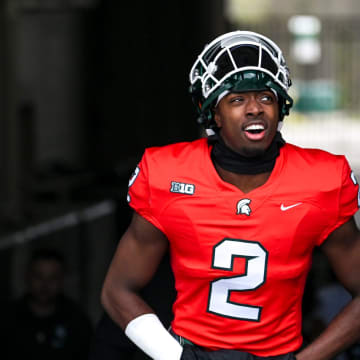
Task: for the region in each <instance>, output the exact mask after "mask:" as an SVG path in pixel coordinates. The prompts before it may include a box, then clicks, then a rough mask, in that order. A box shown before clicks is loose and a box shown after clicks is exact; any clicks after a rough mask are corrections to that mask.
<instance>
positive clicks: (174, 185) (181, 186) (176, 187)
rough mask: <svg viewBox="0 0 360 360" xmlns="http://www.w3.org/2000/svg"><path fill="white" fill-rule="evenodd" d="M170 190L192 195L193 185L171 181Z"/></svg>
mask: <svg viewBox="0 0 360 360" xmlns="http://www.w3.org/2000/svg"><path fill="white" fill-rule="evenodd" d="M170 191H171V192H173V193H179V194H186V195H193V194H194V193H195V185H193V184H186V183H181V182H176V181H172V182H171V188H170Z"/></svg>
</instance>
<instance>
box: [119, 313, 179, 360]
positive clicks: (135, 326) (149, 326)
mask: <svg viewBox="0 0 360 360" xmlns="http://www.w3.org/2000/svg"><path fill="white" fill-rule="evenodd" d="M125 334H126V336H127V337H128V338H129V339H130V340H131V341H132V342H133V343H134V344H135V345H137V346H138V347H139V348H140V349H141V350H142V351H144V353H145V354H147V355H148V356H150V357H151V358H152V359H154V360H180V358H181V353H182V350H183V348H182V346H181V345H180V344H179V343H178V342H177V341H176V340H175V339H174V338H173V337H172V336H171V335H170V334H169V332H168V331H167V330H166V329H165V327H164V326H163V324H162V323H161V322H160V320H159V318H158V317H157V316H156V315H155V314H144V315H140V316H138V317H137V318H135V319H133V320H131V321H130V322H129V323H128V324H127V326H126V328H125Z"/></svg>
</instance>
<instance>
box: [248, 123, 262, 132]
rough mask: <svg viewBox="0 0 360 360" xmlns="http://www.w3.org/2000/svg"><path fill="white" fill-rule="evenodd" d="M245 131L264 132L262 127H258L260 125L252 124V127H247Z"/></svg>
mask: <svg viewBox="0 0 360 360" xmlns="http://www.w3.org/2000/svg"><path fill="white" fill-rule="evenodd" d="M245 130H246V131H252V130H264V126H263V125H260V124H252V125H248V126H247V127H246V128H245Z"/></svg>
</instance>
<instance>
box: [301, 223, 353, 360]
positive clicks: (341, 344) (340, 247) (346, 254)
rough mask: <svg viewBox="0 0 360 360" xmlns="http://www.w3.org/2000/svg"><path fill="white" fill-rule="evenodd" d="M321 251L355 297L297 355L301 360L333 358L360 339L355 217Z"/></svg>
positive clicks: (334, 234) (340, 280)
mask: <svg viewBox="0 0 360 360" xmlns="http://www.w3.org/2000/svg"><path fill="white" fill-rule="evenodd" d="M322 250H323V251H324V253H325V254H326V256H327V258H328V259H329V262H330V265H331V267H332V269H333V270H334V272H335V274H336V276H337V278H338V280H339V282H340V283H341V284H342V285H343V286H344V287H345V288H346V289H347V290H348V291H349V292H350V294H351V295H352V297H353V299H352V301H351V302H350V303H349V304H348V305H347V306H346V307H345V308H344V309H343V310H342V311H341V312H340V313H339V314H338V315H337V316H336V317H335V319H334V320H333V321H332V322H331V323H330V324H329V326H328V327H327V328H326V329H325V331H324V332H323V333H322V334H321V335H320V336H319V337H318V338H317V339H316V340H315V341H314V342H313V343H312V344H310V345H309V346H307V347H306V348H305V349H304V350H303V351H301V352H300V353H299V354H297V356H296V357H297V359H298V360H305V359H306V360H308V359H311V360H325V359H332V358H333V357H334V355H335V354H336V353H338V352H340V351H342V350H344V349H345V348H347V347H349V345H351V344H352V343H354V342H355V341H357V340H358V339H359V338H360V232H359V230H358V229H357V227H356V224H355V221H354V219H351V220H350V221H348V222H346V223H345V224H343V225H342V226H340V227H339V228H337V229H336V230H335V231H334V232H333V233H332V234H331V235H330V236H329V237H328V239H327V240H326V241H325V242H324V244H323V245H322Z"/></svg>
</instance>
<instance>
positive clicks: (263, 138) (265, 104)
mask: <svg viewBox="0 0 360 360" xmlns="http://www.w3.org/2000/svg"><path fill="white" fill-rule="evenodd" d="M215 121H216V124H217V126H218V127H219V128H220V135H221V137H222V139H223V140H224V142H225V144H226V145H227V146H228V147H229V148H231V149H232V150H234V151H236V152H237V153H239V154H241V155H243V156H247V157H253V156H258V155H261V154H263V153H264V151H265V150H266V149H267V148H268V147H269V145H270V144H271V142H272V140H273V138H274V136H275V134H276V131H277V125H278V122H279V108H278V102H277V98H276V96H275V94H274V93H273V92H272V91H270V90H269V91H254V92H244V93H230V94H228V95H227V96H225V97H224V98H223V99H221V101H220V102H219V104H218V106H217V107H216V109H215Z"/></svg>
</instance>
